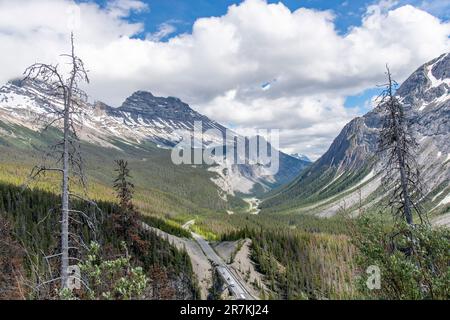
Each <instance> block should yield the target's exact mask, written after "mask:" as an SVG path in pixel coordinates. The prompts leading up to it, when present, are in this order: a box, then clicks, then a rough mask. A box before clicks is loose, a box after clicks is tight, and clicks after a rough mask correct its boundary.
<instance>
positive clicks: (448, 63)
mask: <svg viewBox="0 0 450 320" xmlns="http://www.w3.org/2000/svg"><path fill="white" fill-rule="evenodd" d="M449 90H450V54H444V55H442V56H440V57H438V58H436V59H433V60H432V61H430V62H428V63H426V64H424V65H423V66H421V67H420V68H419V69H418V70H416V71H415V72H414V73H413V74H412V75H411V76H410V77H409V78H408V79H407V80H406V81H405V82H404V83H403V84H402V85H401V86H400V88H399V89H398V90H397V92H396V94H397V96H398V98H399V99H400V100H401V101H402V102H403V104H404V106H405V111H406V113H407V115H408V120H409V122H410V128H411V130H412V132H413V133H415V135H416V139H417V141H418V143H419V145H420V148H419V150H418V152H417V160H418V163H419V165H420V166H421V171H422V175H423V179H424V183H425V185H426V187H427V190H426V192H427V197H426V199H424V203H425V205H426V207H427V209H428V210H429V211H431V212H433V213H437V212H447V211H449V210H450V206H449V204H450V186H449V181H450V95H449ZM381 126H382V118H381V113H380V109H379V108H376V109H375V110H373V111H371V112H369V113H368V114H366V115H364V116H363V117H359V118H356V119H354V120H353V121H351V122H350V123H349V124H348V125H346V126H345V128H344V129H343V130H342V132H341V133H340V134H339V136H338V137H337V138H336V139H335V140H334V142H333V144H332V145H331V147H330V148H329V150H328V151H327V152H326V153H325V154H324V155H323V156H322V157H321V158H320V159H319V160H317V161H316V162H315V163H314V164H312V165H311V167H309V168H308V169H307V170H305V171H303V172H302V173H301V174H300V176H299V177H298V178H297V179H296V180H295V181H293V182H292V183H290V184H288V185H287V186H286V187H284V188H282V189H281V190H279V191H278V192H277V193H276V194H271V195H270V196H269V197H268V198H267V199H266V200H265V201H264V202H263V204H262V208H263V209H264V210H266V211H273V212H278V211H291V212H307V213H315V214H317V215H319V216H332V215H334V214H336V213H337V212H339V210H341V209H342V208H346V209H349V208H353V209H354V210H356V209H357V207H358V206H359V205H360V203H361V202H362V204H363V205H364V208H365V209H366V210H378V209H380V208H382V206H383V200H384V199H385V196H386V193H385V192H386V191H385V190H383V189H382V188H381V186H380V180H381V178H380V177H381V174H382V172H381V170H382V169H381V168H382V166H381V162H380V160H379V159H378V158H377V156H376V150H377V145H378V136H379V132H380V129H381Z"/></svg>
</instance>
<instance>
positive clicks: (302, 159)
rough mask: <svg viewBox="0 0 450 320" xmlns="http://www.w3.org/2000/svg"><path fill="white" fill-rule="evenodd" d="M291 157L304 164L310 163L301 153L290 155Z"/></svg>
mask: <svg viewBox="0 0 450 320" xmlns="http://www.w3.org/2000/svg"><path fill="white" fill-rule="evenodd" d="M291 157H292V158H295V159H298V160H301V161H305V162H310V163H311V162H312V161H311V159H309V158H308V156H306V155H304V154H301V153H292V154H291Z"/></svg>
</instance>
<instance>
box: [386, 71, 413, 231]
mask: <svg viewBox="0 0 450 320" xmlns="http://www.w3.org/2000/svg"><path fill="white" fill-rule="evenodd" d="M388 77H389V98H390V99H389V100H390V103H394V102H393V101H395V100H394V99H395V98H394V93H393V92H392V87H393V83H392V77H391V73H390V72H389V69H388ZM390 109H391V117H392V119H393V121H394V135H395V140H396V142H397V144H400V145H401V143H402V141H401V140H402V137H401V135H400V132H399V129H400V126H401V125H402V124H401V123H399V118H398V115H397V114H396V112H395V111H396V110H395V107H394V106H392V107H391V108H390ZM396 149H397V163H398V166H399V171H400V183H401V187H402V196H403V206H404V207H403V212H404V215H405V219H406V222H407V223H408V224H410V225H411V224H413V217H412V210H411V199H410V197H409V189H408V177H407V175H406V163H405V153H404V150H402V149H401V148H400V147H399V146H397V148H396Z"/></svg>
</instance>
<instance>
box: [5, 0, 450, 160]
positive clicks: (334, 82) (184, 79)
mask: <svg viewBox="0 0 450 320" xmlns="http://www.w3.org/2000/svg"><path fill="white" fill-rule="evenodd" d="M449 18H450V1H447V0H445V1H443V0H434V1H431V0H408V1H407V0H399V1H394V0H377V1H374V0H371V1H367V0H353V1H352V0H347V1H337V0H281V1H271V0H270V1H269V0H268V1H266V0H243V1H236V0H235V1H232V0H209V1H208V0H148V1H140V0H96V1H94V0H89V1H88V0H83V1H73V0H22V1H11V0H0V70H1V73H0V84H2V83H6V82H7V81H8V80H10V79H12V78H16V77H19V76H20V75H21V74H22V72H23V70H24V69H25V68H26V67H27V66H28V65H29V64H31V63H34V62H36V61H40V62H49V63H57V62H60V59H61V58H60V56H59V55H60V54H61V53H64V52H67V51H68V47H69V41H68V40H69V33H70V31H71V30H73V31H74V32H75V36H76V45H77V52H78V55H79V56H80V57H82V58H83V60H84V61H85V64H86V65H87V67H88V69H89V70H90V79H91V83H90V85H89V86H88V87H87V91H88V93H89V94H90V96H91V98H92V99H94V100H101V101H104V102H106V103H108V104H110V105H111V106H114V107H117V106H120V105H121V103H122V102H123V101H124V100H125V98H126V97H127V96H129V95H131V94H132V93H133V92H134V91H137V90H147V91H151V92H152V93H153V94H155V95H160V96H176V97H179V98H181V99H182V100H184V101H185V102H187V103H189V104H190V105H191V106H192V107H193V108H194V109H195V110H197V111H199V112H201V113H203V114H206V115H207V116H209V117H210V118H212V119H214V120H217V121H219V122H221V123H223V124H224V125H226V126H229V127H232V128H233V129H235V130H237V131H239V132H241V133H249V132H253V131H254V129H280V130H281V134H280V136H281V141H280V144H281V147H282V150H283V151H286V152H288V153H293V152H298V153H302V154H306V155H308V156H309V157H311V158H312V159H317V158H318V157H319V156H320V155H321V154H323V153H324V152H325V151H326V150H327V149H328V147H329V146H330V144H331V142H332V141H333V139H334V138H335V137H336V136H337V135H338V134H339V132H340V130H341V129H342V128H343V127H344V126H345V124H346V123H348V122H349V121H350V120H351V119H352V118H354V117H356V116H360V115H362V114H364V113H366V112H367V111H369V110H370V109H371V108H373V105H374V101H373V100H374V97H375V96H377V95H378V89H377V88H376V85H377V84H380V83H384V76H385V75H384V70H385V65H386V63H388V64H389V65H390V67H391V70H392V72H393V74H394V76H395V78H396V79H397V81H399V82H401V81H404V80H405V79H406V77H407V76H409V75H410V74H411V73H412V72H413V71H414V70H415V69H417V68H418V67H419V66H420V65H422V64H423V63H425V62H427V61H429V60H431V59H433V58H435V57H437V56H439V55H441V54H443V53H445V52H448V51H450V39H449V36H450V22H449Z"/></svg>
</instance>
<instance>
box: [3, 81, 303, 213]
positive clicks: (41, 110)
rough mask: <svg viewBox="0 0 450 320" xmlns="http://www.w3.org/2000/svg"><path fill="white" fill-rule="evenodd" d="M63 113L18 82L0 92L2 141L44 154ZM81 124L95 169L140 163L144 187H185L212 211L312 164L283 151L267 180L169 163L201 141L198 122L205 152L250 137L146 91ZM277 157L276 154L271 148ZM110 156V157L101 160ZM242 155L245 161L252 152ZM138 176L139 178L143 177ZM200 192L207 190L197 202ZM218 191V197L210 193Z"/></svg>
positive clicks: (245, 167)
mask: <svg viewBox="0 0 450 320" xmlns="http://www.w3.org/2000/svg"><path fill="white" fill-rule="evenodd" d="M60 108H62V102H61V101H59V100H57V99H55V98H53V97H52V96H51V94H50V93H49V92H48V90H47V89H46V87H45V86H44V85H43V84H42V83H39V82H35V81H12V82H9V83H8V84H6V85H5V86H3V87H1V88H0V139H1V140H2V141H4V143H3V144H4V145H5V147H8V150H9V151H8V152H7V154H14V153H15V151H14V150H13V149H14V148H13V147H20V148H21V149H23V150H22V152H28V151H26V149H27V148H29V147H36V146H37V145H40V148H42V147H43V145H44V143H42V142H45V141H40V140H42V139H44V140H45V139H49V137H48V134H47V135H44V136H41V135H39V134H38V131H39V129H40V128H42V127H43V125H44V124H45V123H48V122H49V121H50V120H51V119H52V118H51V112H52V111H53V110H55V109H60ZM77 122H78V125H79V129H80V137H81V139H82V140H83V143H84V144H85V147H84V148H85V149H86V150H88V151H87V152H85V155H86V156H87V157H88V158H89V159H93V158H95V159H97V160H98V161H100V162H97V163H102V162H112V159H114V158H117V157H122V158H123V157H126V155H128V156H130V158H131V159H134V162H136V163H138V164H136V166H137V167H138V168H139V170H142V172H143V173H142V176H144V177H148V178H149V179H148V180H149V181H144V182H145V183H144V185H146V186H151V187H152V188H156V189H158V191H159V192H163V193H164V194H166V195H167V193H168V194H170V193H171V192H173V191H174V189H179V186H180V185H183V186H185V187H186V190H184V191H180V190H176V192H175V193H174V194H175V195H177V196H179V195H180V194H182V195H183V199H185V200H187V201H192V199H198V201H200V203H203V204H204V203H205V202H208V203H210V202H212V203H215V204H214V205H213V206H209V208H210V209H214V210H215V209H217V208H220V209H221V210H224V209H225V208H229V207H230V206H231V207H233V205H230V204H227V202H231V203H235V204H237V205H238V207H240V206H242V205H243V203H242V202H240V201H239V200H237V199H236V200H233V199H235V195H236V194H240V193H245V194H250V193H252V194H256V193H262V192H265V191H268V190H270V189H271V188H273V187H276V186H279V185H281V184H283V183H286V182H289V181H292V180H293V179H294V178H295V177H296V176H297V175H298V173H299V172H300V171H301V170H302V169H303V168H304V167H306V165H307V164H308V163H307V162H305V161H302V160H298V159H295V158H293V157H290V156H287V155H285V154H283V153H279V155H280V170H279V171H278V173H277V174H275V175H274V174H267V170H265V167H264V166H260V165H253V164H246V163H244V164H228V163H227V162H226V161H224V160H225V159H224V158H216V159H215V160H216V161H215V162H216V163H215V164H213V165H210V166H206V165H199V166H192V165H181V166H175V165H174V164H173V163H172V161H171V159H170V158H171V152H170V149H171V148H173V147H174V146H175V145H177V144H179V143H180V142H188V143H190V142H191V138H195V139H197V140H198V138H196V137H195V136H194V135H193V134H192V131H193V130H194V127H195V126H196V124H197V123H200V122H201V126H202V128H201V132H202V137H200V141H195V142H194V143H195V144H194V147H198V148H203V149H207V148H209V147H210V146H221V147H223V148H225V149H227V148H228V147H230V146H233V145H234V144H235V143H236V141H235V140H236V139H241V140H245V141H246V143H247V144H248V141H247V138H244V137H241V136H239V135H237V134H236V133H234V132H232V131H231V130H227V128H225V127H224V126H222V125H220V124H218V123H217V122H215V121H213V120H210V119H209V118H207V117H205V116H203V115H201V114H199V113H198V112H196V111H194V110H193V109H191V108H190V107H189V106H188V105H187V104H185V103H183V102H182V101H181V100H179V99H177V98H173V97H169V98H160V97H155V96H153V95H152V94H151V93H149V92H145V91H138V92H135V93H134V94H133V95H131V96H130V97H129V98H127V99H126V100H125V102H124V103H123V104H122V105H121V106H120V107H118V108H113V107H110V106H108V105H106V104H104V103H101V102H96V103H95V104H89V103H86V104H85V105H84V106H83V110H82V113H80V115H78V116H77ZM56 131H57V130H56ZM52 132H53V131H52ZM52 134H53V135H57V134H58V133H57V132H53V133H52ZM156 146H157V147H158V148H156ZM271 149H272V148H271ZM272 152H278V151H277V150H275V149H273V150H272ZM28 153H29V152H28ZM104 156H105V157H108V158H109V159H104V158H102V157H104ZM241 157H243V158H245V157H246V154H243V155H241ZM1 160H2V159H0V161H1ZM152 160H154V161H152ZM97 163H95V162H92V165H93V166H94V167H95V165H96V164H97ZM30 164H31V163H30ZM88 169H89V168H88ZM155 170H158V171H159V172H165V176H161V175H160V174H157V173H155ZM146 171H148V172H150V173H148V172H147V173H146ZM167 172H170V174H169V173H167ZM93 174H94V175H95V174H96V172H94V173H93ZM139 175H140V176H141V171H140V172H139ZM155 176H156V177H157V178H155ZM150 178H151V179H150ZM194 181H197V185H195V186H194V185H191V183H194ZM200 181H202V182H200ZM108 182H109V181H108ZM198 182H200V184H198ZM189 185H191V187H189ZM199 185H201V186H202V188H199ZM199 189H201V190H199ZM194 190H197V191H202V192H201V193H199V194H197V195H195V196H194V195H193V194H192V193H193V192H194ZM206 190H208V191H206ZM212 193H214V194H215V195H211V194H212ZM171 196H173V195H171ZM171 196H169V195H167V197H171ZM202 197H203V198H205V197H207V199H208V200H201V199H200V198H202ZM203 204H202V207H204V206H203ZM207 207H208V206H207Z"/></svg>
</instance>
